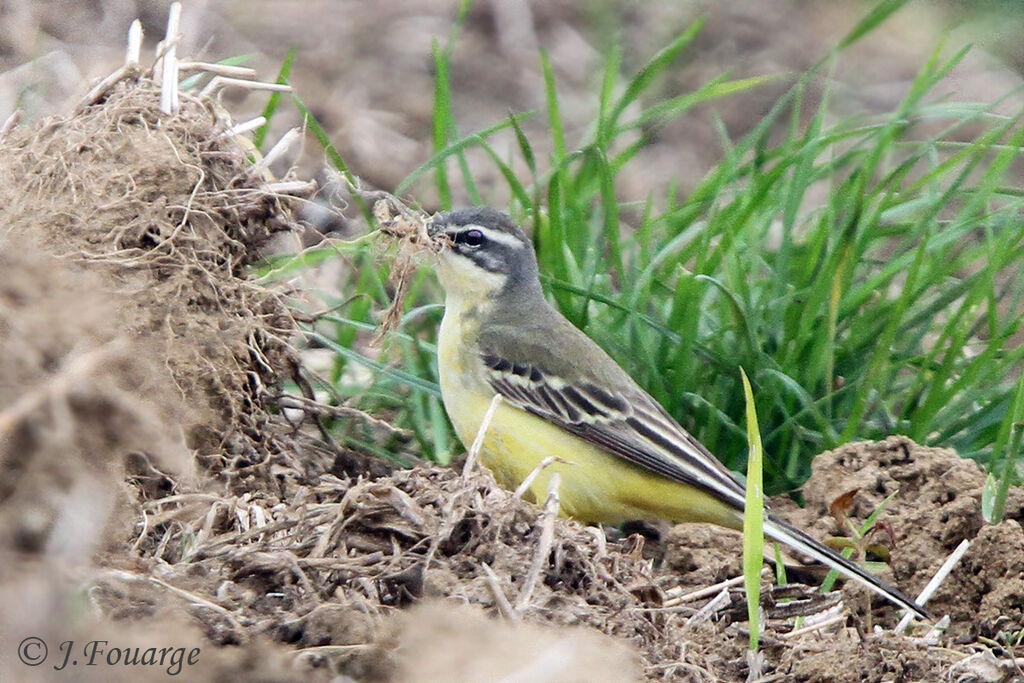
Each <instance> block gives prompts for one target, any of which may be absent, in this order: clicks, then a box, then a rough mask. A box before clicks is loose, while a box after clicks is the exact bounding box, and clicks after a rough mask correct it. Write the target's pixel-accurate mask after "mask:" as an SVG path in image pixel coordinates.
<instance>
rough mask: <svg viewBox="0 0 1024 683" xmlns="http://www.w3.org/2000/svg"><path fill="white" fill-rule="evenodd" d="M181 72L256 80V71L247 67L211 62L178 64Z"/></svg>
mask: <svg viewBox="0 0 1024 683" xmlns="http://www.w3.org/2000/svg"><path fill="white" fill-rule="evenodd" d="M178 70H179V71H205V72H206V73H211V74H214V75H216V76H231V77H234V78H256V69H250V68H249V67H247V66H232V65H230V64H212V63H210V62H184V61H182V62H178Z"/></svg>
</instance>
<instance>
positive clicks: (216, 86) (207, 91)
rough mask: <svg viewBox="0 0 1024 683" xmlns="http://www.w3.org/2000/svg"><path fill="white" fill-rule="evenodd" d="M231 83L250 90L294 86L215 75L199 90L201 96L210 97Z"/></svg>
mask: <svg viewBox="0 0 1024 683" xmlns="http://www.w3.org/2000/svg"><path fill="white" fill-rule="evenodd" d="M229 85H234V86H238V87H240V88H246V89H248V90H272V91H274V92H291V91H292V86H290V85H285V84H283V83H267V82H266V81H247V80H245V79H243V78H229V77H228V76H214V77H213V78H211V79H210V82H209V83H207V84H206V87H205V88H203V89H202V90H200V91H199V96H200V97H209V96H210V95H212V94H213V93H215V92H217V91H218V90H220V89H221V88H224V87H226V86H229Z"/></svg>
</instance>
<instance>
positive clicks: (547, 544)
mask: <svg viewBox="0 0 1024 683" xmlns="http://www.w3.org/2000/svg"><path fill="white" fill-rule="evenodd" d="M561 483H562V477H561V475H559V474H558V473H557V472H555V473H554V474H552V475H551V479H550V480H549V481H548V497H547V500H546V501H545V502H544V513H543V514H542V515H541V528H540V539H539V540H538V541H537V551H536V552H535V553H534V554H533V562H531V563H530V570H529V571H528V572H527V573H526V579H525V580H524V581H523V588H522V590H521V591H520V592H519V597H518V598H516V605H515V607H516V611H517V612H522V611H523V610H524V609H526V607H527V606H529V604H530V600H531V599H532V598H533V590H534V588H536V586H537V580H538V579H539V578H540V574H541V571H542V570H543V569H544V565H545V564H546V563H547V559H548V556H549V555H550V554H551V546H552V544H553V543H554V540H555V518H556V517H558V511H559V509H560V507H561V503H560V501H559V498H558V487H559V486H560V485H561Z"/></svg>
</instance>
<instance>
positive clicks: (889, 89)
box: [0, 0, 1024, 208]
mask: <svg viewBox="0 0 1024 683" xmlns="http://www.w3.org/2000/svg"><path fill="white" fill-rule="evenodd" d="M873 4H874V3H871V2H864V1H861V0H775V1H774V2H771V3H754V2H746V1H744V0H720V1H716V2H711V1H707V0H704V1H695V0H648V1H646V2H596V1H595V2H577V1H575V0H545V1H543V2H536V1H535V2H527V1H522V0H515V1H513V0H478V1H477V2H473V3H471V4H470V5H469V8H468V14H467V16H466V19H465V23H464V25H463V27H462V29H461V32H460V33H459V36H458V38H457V40H455V42H454V52H453V54H452V59H451V81H452V97H453V109H454V113H455V117H456V119H457V121H458V125H459V131H458V133H459V134H466V133H469V132H472V131H476V130H480V129H483V128H486V127H487V126H490V125H492V124H494V123H495V122H497V121H500V120H502V119H503V118H505V117H507V116H508V114H509V112H522V111H528V110H529V111H543V110H544V107H545V103H544V85H543V76H542V70H541V61H540V56H539V54H540V51H539V49H538V48H540V49H543V50H544V51H546V52H547V54H548V55H549V57H550V60H551V63H552V66H553V69H554V73H555V76H556V79H557V82H558V87H559V95H560V104H561V107H562V116H563V119H564V122H565V126H566V133H567V138H568V139H569V144H570V146H571V145H572V144H573V142H574V140H578V139H579V138H580V137H581V136H583V135H585V134H586V132H587V131H586V130H585V129H586V127H587V126H588V125H589V124H590V123H591V122H592V121H593V118H594V116H593V113H594V111H595V109H596V107H597V93H598V92H599V90H600V81H601V78H602V70H603V69H604V66H605V63H606V60H605V57H606V55H607V54H608V53H609V51H610V50H612V49H613V46H615V45H618V44H620V43H619V41H621V49H622V57H621V59H622V72H623V73H632V72H633V71H634V70H635V69H636V68H638V67H639V66H641V65H642V64H643V63H644V62H645V61H646V60H647V59H649V58H650V57H651V56H652V55H653V54H654V53H655V52H656V51H657V50H658V49H660V48H661V47H663V46H664V45H666V44H667V43H668V42H669V41H670V40H671V39H672V38H673V37H675V36H677V35H678V34H679V33H681V32H682V31H684V30H685V29H686V28H687V27H689V26H690V25H691V24H692V23H693V22H694V21H695V20H697V19H698V18H699V17H701V16H706V18H707V23H706V25H705V26H704V28H703V30H702V31H701V33H700V35H699V36H698V38H697V41H696V43H695V44H694V45H693V46H691V47H690V48H689V49H687V51H686V52H685V53H684V55H683V56H682V58H681V63H680V64H677V68H674V69H672V71H671V73H670V74H669V75H668V76H667V77H666V78H665V79H663V81H662V82H660V83H659V84H658V85H657V87H656V89H655V90H654V91H651V92H650V93H649V94H650V95H651V96H659V95H661V96H671V95H674V94H678V93H681V92H687V91H692V90H694V89H696V88H697V87H698V86H699V85H700V84H702V83H705V82H707V81H708V80H710V79H712V78H714V77H717V76H720V75H722V74H728V76H729V77H731V78H743V77H748V76H755V75H764V74H773V75H782V78H780V79H779V80H777V81H775V82H773V83H771V84H768V85H766V86H762V87H759V88H756V89H754V90H753V91H752V92H748V93H745V94H741V95H738V96H736V97H729V98H725V99H723V100H721V101H719V102H718V103H717V104H716V105H713V106H706V105H705V106H702V107H701V109H700V111H698V112H697V113H696V115H689V116H686V117H683V118H682V119H681V120H679V121H675V122H673V123H672V124H671V125H669V126H666V127H665V128H664V129H663V130H661V131H659V133H658V139H657V140H656V141H655V143H654V144H652V145H650V146H649V147H647V148H646V149H644V150H643V151H642V152H641V157H640V159H639V162H638V163H636V164H633V165H632V166H631V169H630V172H629V173H628V174H625V175H624V176H622V177H620V178H619V179H618V182H619V184H618V187H617V189H618V193H619V196H620V198H622V199H623V200H625V201H628V200H632V199H638V198H643V197H645V196H647V195H648V194H649V193H652V192H653V193H654V194H655V195H657V194H659V193H658V190H659V189H660V188H663V187H664V186H666V185H667V184H668V183H669V182H670V181H671V180H672V179H673V178H674V179H676V180H678V183H679V187H680V189H682V190H683V191H686V190H687V189H690V188H692V187H693V186H694V185H695V183H696V182H697V181H698V180H699V179H700V178H701V177H702V176H703V174H704V173H705V172H706V170H707V169H708V167H710V166H711V165H712V164H713V163H715V162H716V161H718V160H719V159H720V158H721V156H722V135H721V130H720V129H719V127H718V122H719V121H720V123H721V126H722V127H723V129H724V131H725V132H727V133H728V135H729V137H731V138H736V137H738V136H740V135H742V134H743V133H745V132H746V131H747V130H749V129H750V128H751V127H753V126H754V125H755V124H756V123H757V122H758V121H760V120H761V119H762V117H763V116H764V115H765V113H766V112H767V110H768V109H769V108H770V107H771V106H772V104H773V103H774V102H775V100H776V98H777V97H778V96H779V94H781V93H782V92H785V90H786V89H787V88H788V87H789V86H790V85H791V83H792V80H787V79H786V78H785V76H786V75H787V74H788V75H793V76H794V77H795V76H796V75H797V74H799V73H800V72H802V71H804V70H805V69H807V68H808V67H810V66H811V65H812V64H814V63H815V62H817V61H819V60H820V59H822V58H823V57H824V56H825V55H826V54H827V51H828V49H829V48H830V47H832V46H833V45H834V44H835V43H836V41H837V40H839V38H841V37H842V36H843V35H844V34H845V33H846V32H847V31H849V30H850V28H851V27H852V26H853V25H855V23H856V21H857V20H858V18H860V17H862V16H864V14H865V13H866V12H867V11H868V10H869V9H870V8H871V7H872V5H873ZM168 5H169V2H165V1H163V0H135V1H133V0H91V1H85V2H73V3H71V2H66V1H63V0H5V1H4V2H2V3H0V117H4V118H5V117H6V116H7V115H8V114H9V113H10V112H11V111H13V110H14V109H15V108H16V107H22V108H23V109H25V111H26V113H27V114H28V115H29V117H30V118H31V117H39V116H43V115H46V114H50V113H54V112H58V111H62V110H65V109H66V107H67V106H68V104H69V103H72V102H74V101H76V100H75V98H76V97H79V96H81V94H82V93H84V92H85V90H86V89H87V87H88V83H89V81H90V80H91V79H96V78H99V77H102V76H104V75H106V74H107V73H108V72H110V71H112V70H113V69H114V68H116V66H117V65H119V64H120V62H121V61H122V59H123V50H124V44H125V33H126V31H127V28H128V25H129V23H130V22H131V20H132V19H134V18H136V17H138V18H140V19H141V20H142V23H143V27H144V29H145V35H146V46H147V48H149V49H152V48H153V47H154V46H155V44H156V42H157V41H158V40H159V39H160V38H161V37H162V36H163V34H164V32H165V24H166V18H167V7H168ZM459 6H460V3H459V2H458V0H378V1H375V2H367V1H365V0H192V1H186V2H185V3H184V11H183V17H182V22H183V24H182V34H183V36H184V39H183V40H184V42H183V47H182V50H181V52H180V54H183V55H191V56H193V57H196V58H207V59H210V60H211V61H217V60H222V59H224V58H226V57H230V56H238V57H241V56H246V57H248V59H247V64H248V65H249V66H253V67H255V68H256V69H257V70H258V72H259V73H260V74H261V75H262V77H264V78H267V79H271V78H273V76H274V74H276V73H277V71H278V69H279V68H280V65H281V63H282V61H283V60H284V58H285V55H286V53H287V52H288V50H289V49H291V48H294V49H295V51H296V59H295V65H294V67H293V69H292V76H291V82H292V83H293V84H294V86H295V88H296V90H297V91H298V93H299V94H300V95H301V97H302V98H303V99H304V100H305V102H306V104H307V105H308V106H309V108H310V110H311V111H312V112H313V113H314V115H315V116H316V117H317V119H318V120H319V121H320V122H321V123H322V124H323V126H324V128H325V129H326V131H327V133H328V135H329V136H330V138H331V140H332V141H333V142H334V144H335V145H336V146H337V148H338V150H339V151H340V152H341V154H342V156H343V157H344V159H345V160H346V162H347V163H348V164H349V166H350V168H351V169H352V171H353V172H354V173H355V174H356V175H357V176H359V177H360V178H362V179H363V180H364V181H366V182H367V183H369V184H371V185H374V186H376V187H380V188H384V189H391V188H394V187H395V186H396V185H397V184H398V183H399V182H400V181H401V180H402V179H403V178H405V177H406V176H407V175H408V174H409V173H410V172H411V171H412V170H413V169H415V168H416V167H417V166H418V165H420V164H421V163H423V162H424V161H425V160H426V159H428V158H429V157H430V155H431V154H432V152H433V141H432V138H433V132H432V126H433V123H432V107H433V99H434V60H433V58H432V49H433V47H432V46H434V45H435V44H438V45H440V46H441V47H443V46H444V45H445V44H446V43H447V41H448V40H449V37H450V36H451V34H452V32H453V25H454V21H455V18H456V16H457V15H458V13H459ZM1022 30H1024V3H1021V2H1017V1H1016V0H987V1H968V0H929V1H921V2H916V3H911V4H910V5H909V6H908V7H906V8H904V9H903V10H901V11H900V12H899V13H898V14H897V15H896V16H895V17H894V18H893V19H892V20H890V21H888V22H886V23H885V24H884V25H883V26H881V27H880V28H879V29H878V30H876V31H874V32H873V33H871V35H869V36H868V37H867V39H866V40H865V41H864V42H863V43H862V44H859V45H856V46H854V48H853V49H852V50H850V51H849V52H847V53H846V54H845V55H844V56H843V59H842V60H841V61H840V63H839V66H838V70H837V72H836V73H835V83H834V88H835V89H834V92H833V95H832V96H833V109H834V111H835V113H836V115H837V116H842V115H844V114H851V113H857V112H861V111H869V112H870V111H890V110H892V109H893V108H894V107H895V106H896V104H897V103H898V102H899V101H900V99H901V98H902V97H903V95H904V93H905V92H906V89H907V86H908V84H909V83H910V82H911V81H912V79H913V78H914V76H915V74H916V73H918V71H919V70H920V68H921V66H922V64H923V63H924V62H925V61H926V60H927V59H928V57H929V55H930V54H931V53H932V51H933V50H934V49H935V47H936V45H938V44H939V43H940V42H941V41H942V40H946V41H947V42H948V43H949V45H950V46H957V47H959V46H960V45H961V44H965V43H974V44H976V45H977V49H975V50H973V51H972V52H971V54H970V55H969V56H968V57H967V58H966V59H965V60H964V62H963V63H961V64H960V65H958V67H957V68H956V70H955V71H954V73H953V74H952V75H951V76H950V78H949V79H947V81H946V82H944V83H943V85H942V89H943V90H944V91H945V92H946V93H948V94H949V96H950V97H952V98H953V99H955V100H957V101H985V102H989V101H991V100H993V99H995V98H996V97H999V96H1002V95H1003V94H1005V93H1006V92H1008V91H1010V90H1012V89H1013V88H1015V87H1016V86H1017V85H1018V84H1019V83H1020V75H1021V70H1022V69H1024V43H1022V42H1021V41H1020V40H1019V39H1018V37H1019V36H1020V35H1021V34H1022ZM935 95H937V96H941V95H943V93H942V92H936V93H935ZM224 97H225V98H227V99H229V100H231V99H232V98H244V97H248V98H250V99H251V100H252V105H251V110H252V114H253V115H256V114H258V113H259V112H260V110H261V109H262V107H263V104H264V102H265V96H261V95H259V94H257V95H255V96H254V95H252V94H249V93H246V92H245V91H232V90H228V91H226V92H225V94H224ZM232 105H233V106H232V111H233V113H235V114H236V116H235V118H236V120H241V119H242V117H243V114H242V112H244V111H245V110H246V109H245V107H246V103H244V102H238V101H235V100H233V101H232ZM536 118H537V119H542V118H543V117H536ZM296 124H297V114H295V113H294V112H292V115H291V117H289V116H287V115H281V116H278V117H277V118H276V119H275V121H274V127H275V129H278V132H283V131H284V130H286V129H287V128H288V127H290V126H292V125H296ZM533 125H535V126H537V127H543V126H544V125H545V124H544V122H543V121H540V120H537V121H535V122H533ZM530 126H531V122H529V121H528V122H526V123H525V124H524V127H525V128H526V129H527V131H528V132H529V129H530ZM494 145H495V148H496V149H498V150H499V151H501V149H502V146H503V145H504V146H505V147H506V148H508V147H511V146H512V145H514V139H513V136H512V135H511V134H508V135H506V136H504V137H501V136H498V137H497V138H496V139H495V141H494ZM312 147H313V148H312V149H310V150H309V153H308V154H307V155H306V156H305V157H304V158H303V160H302V162H301V163H302V164H303V166H304V168H303V170H304V171H306V172H307V173H311V172H315V171H316V170H317V169H318V168H319V167H320V166H322V165H323V163H324V160H323V154H322V151H321V150H319V149H316V148H315V147H316V146H315V145H312ZM481 157H482V155H481ZM480 161H481V163H480V165H479V168H474V177H475V178H476V180H477V182H478V183H479V184H480V186H481V187H482V188H483V189H484V190H485V191H486V189H487V188H488V187H490V186H491V185H490V184H489V179H494V180H496V179H497V178H496V176H497V171H496V170H495V168H494V166H493V165H492V164H490V163H489V162H487V161H486V160H485V159H483V158H481V160H480ZM471 162H472V158H471ZM453 182H454V181H453ZM495 185H500V183H496V184H495ZM427 191H429V188H427ZM453 191H454V192H456V194H457V196H456V199H457V200H458V199H462V200H463V201H465V196H462V197H459V196H458V193H459V188H458V187H455V188H454V190H453ZM495 192H497V193H498V195H500V193H501V190H500V188H498V187H496V188H495ZM485 196H486V195H485ZM417 198H418V199H419V200H420V201H423V202H424V203H426V204H428V208H433V207H429V203H430V198H429V194H424V195H423V196H418V197H417ZM488 199H489V200H490V201H492V202H493V203H496V204H500V203H501V200H502V197H501V196H492V197H488Z"/></svg>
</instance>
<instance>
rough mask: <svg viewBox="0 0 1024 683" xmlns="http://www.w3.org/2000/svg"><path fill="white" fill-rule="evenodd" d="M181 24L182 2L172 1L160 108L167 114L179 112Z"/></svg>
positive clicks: (168, 21)
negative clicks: (179, 39) (179, 32)
mask: <svg viewBox="0 0 1024 683" xmlns="http://www.w3.org/2000/svg"><path fill="white" fill-rule="evenodd" d="M180 26H181V3H180V2H173V3H171V8H170V10H169V11H168V12H167V35H166V36H164V41H163V42H164V47H165V49H166V51H165V52H164V56H163V61H162V62H161V67H162V68H161V74H160V110H161V111H162V112H163V113H165V114H177V113H178V108H179V106H180V103H179V101H178V38H179V36H178V31H179V29H180Z"/></svg>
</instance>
